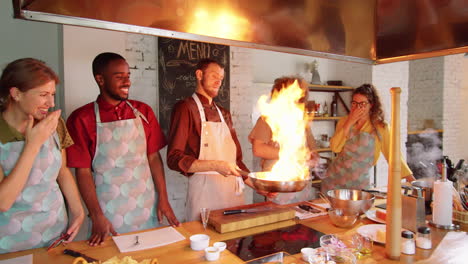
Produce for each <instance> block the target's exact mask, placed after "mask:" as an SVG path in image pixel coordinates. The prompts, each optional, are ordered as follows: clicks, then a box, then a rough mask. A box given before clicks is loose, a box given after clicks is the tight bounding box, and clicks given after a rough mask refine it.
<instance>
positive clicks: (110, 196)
mask: <svg viewBox="0 0 468 264" xmlns="http://www.w3.org/2000/svg"><path fill="white" fill-rule="evenodd" d="M126 102H127V104H128V105H129V106H130V107H131V108H132V109H133V112H134V114H135V118H134V119H126V120H118V121H113V122H107V123H101V117H100V115H99V106H98V104H97V103H96V102H95V103H94V113H95V114H96V129H97V130H96V154H95V156H94V158H93V163H92V165H93V171H94V173H93V174H94V183H95V184H96V194H97V197H98V200H99V204H100V206H101V209H102V211H103V213H104V215H105V216H106V218H107V219H108V220H109V221H110V222H111V223H112V225H113V227H114V229H115V231H117V232H118V233H127V232H131V231H136V230H143V229H148V228H153V227H156V226H157V225H158V224H157V221H156V202H155V189H154V183H153V178H152V177H151V171H150V168H149V163H148V158H147V154H146V136H145V130H144V128H143V122H142V120H141V119H143V120H145V121H146V118H145V117H144V116H143V114H141V113H140V112H139V111H138V110H137V109H135V108H134V107H133V106H132V104H130V102H128V101H126ZM90 230H91V229H90Z"/></svg>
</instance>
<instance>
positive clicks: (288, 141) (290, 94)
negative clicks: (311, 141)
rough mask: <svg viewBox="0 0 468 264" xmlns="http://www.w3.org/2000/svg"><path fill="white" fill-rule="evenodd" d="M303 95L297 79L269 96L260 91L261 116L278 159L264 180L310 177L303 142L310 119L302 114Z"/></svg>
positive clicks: (307, 155) (303, 106) (308, 154)
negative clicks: (273, 143)
mask: <svg viewBox="0 0 468 264" xmlns="http://www.w3.org/2000/svg"><path fill="white" fill-rule="evenodd" d="M304 95H305V91H304V90H303V89H301V87H300V86H299V83H298V82H297V81H295V82H294V83H293V84H291V85H289V86H287V87H283V89H281V90H280V91H275V92H274V93H273V94H272V96H271V99H270V100H269V101H268V98H269V96H266V95H263V96H261V97H260V99H259V101H258V106H259V109H260V111H261V114H262V116H263V117H264V118H265V120H266V122H267V123H268V125H269V126H270V128H271V130H272V134H273V141H275V142H277V143H278V146H279V160H278V162H276V164H275V165H274V166H273V168H272V170H271V172H270V173H265V174H261V175H265V178H264V179H266V180H275V181H297V180H304V179H308V178H309V167H308V165H307V160H308V159H309V157H310V151H309V149H308V148H307V144H306V134H305V131H306V126H307V122H309V121H310V120H309V119H307V118H305V114H304V108H305V105H304V102H300V99H301V98H303V97H304Z"/></svg>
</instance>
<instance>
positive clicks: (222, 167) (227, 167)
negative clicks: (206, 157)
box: [216, 160, 242, 177]
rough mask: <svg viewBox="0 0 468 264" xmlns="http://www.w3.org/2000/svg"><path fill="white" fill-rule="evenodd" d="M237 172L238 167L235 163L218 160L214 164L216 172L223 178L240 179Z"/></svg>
mask: <svg viewBox="0 0 468 264" xmlns="http://www.w3.org/2000/svg"><path fill="white" fill-rule="evenodd" d="M239 170H240V169H239V167H238V166H237V165H236V164H235V163H231V162H227V161H224V160H218V161H217V163H216V171H217V172H219V173H221V174H222V175H224V176H225V177H228V176H235V177H242V175H241V174H240V172H239Z"/></svg>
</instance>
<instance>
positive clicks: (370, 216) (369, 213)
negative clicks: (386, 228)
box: [366, 209, 385, 224]
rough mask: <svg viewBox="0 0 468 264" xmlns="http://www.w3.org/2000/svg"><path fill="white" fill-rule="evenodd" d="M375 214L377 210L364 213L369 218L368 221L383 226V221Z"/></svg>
mask: <svg viewBox="0 0 468 264" xmlns="http://www.w3.org/2000/svg"><path fill="white" fill-rule="evenodd" d="M376 212H377V210H375V209H373V210H369V211H367V212H366V217H367V218H369V219H370V220H372V221H374V222H377V223H380V224H385V220H383V219H380V218H378V217H377V216H376Z"/></svg>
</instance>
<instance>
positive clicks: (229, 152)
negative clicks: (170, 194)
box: [186, 94, 245, 221]
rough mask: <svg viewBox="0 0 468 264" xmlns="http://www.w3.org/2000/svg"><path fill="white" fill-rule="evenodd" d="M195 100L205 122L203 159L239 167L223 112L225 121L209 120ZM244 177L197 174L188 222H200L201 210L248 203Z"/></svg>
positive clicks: (190, 193)
mask: <svg viewBox="0 0 468 264" xmlns="http://www.w3.org/2000/svg"><path fill="white" fill-rule="evenodd" d="M192 97H193V99H194V100H195V102H196V104H197V107H198V111H199V113H200V119H201V138H200V155H199V156H198V159H199V160H224V161H228V162H231V163H234V164H236V156H237V155H236V144H235V143H234V140H233V139H232V135H231V131H230V130H229V127H228V126H227V124H226V122H225V120H224V117H223V115H222V114H221V111H220V110H219V108H218V107H217V106H216V105H215V106H216V110H218V114H219V117H220V119H221V122H209V121H206V117H205V111H204V110H203V106H202V104H201V102H200V99H198V97H197V95H195V94H193V95H192ZM243 187H244V185H243V180H242V177H233V176H228V177H225V176H223V175H221V174H220V173H218V172H216V171H206V172H197V173H195V174H193V175H192V176H191V177H189V186H188V195H187V205H186V214H187V215H186V217H187V221H194V220H199V219H200V208H203V207H206V208H209V209H211V210H217V209H222V208H227V207H233V206H239V205H243V204H245V200H244V195H243V194H242V189H243Z"/></svg>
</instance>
